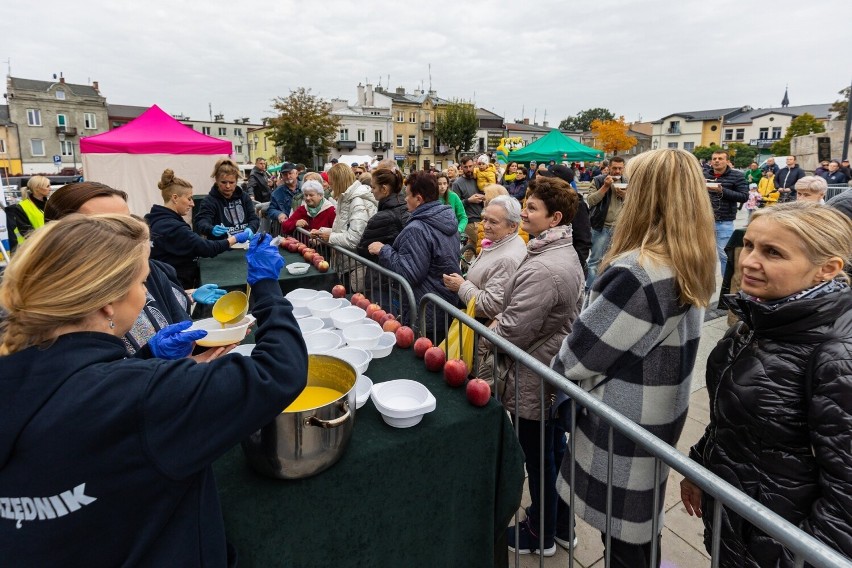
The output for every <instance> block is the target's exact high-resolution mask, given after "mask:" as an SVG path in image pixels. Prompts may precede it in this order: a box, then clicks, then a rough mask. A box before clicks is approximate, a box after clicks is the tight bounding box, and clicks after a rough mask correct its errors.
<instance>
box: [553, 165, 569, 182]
mask: <svg viewBox="0 0 852 568" xmlns="http://www.w3.org/2000/svg"><path fill="white" fill-rule="evenodd" d="M550 172H551V173H552V174H553V175H554V176H556V177H558V178H559V179H561V180H563V181H566V182H568V183H571V182H572V181H574V170H572V169H571V167H570V166H564V165H562V164H556V165H555V166H553V167H552V168H550Z"/></svg>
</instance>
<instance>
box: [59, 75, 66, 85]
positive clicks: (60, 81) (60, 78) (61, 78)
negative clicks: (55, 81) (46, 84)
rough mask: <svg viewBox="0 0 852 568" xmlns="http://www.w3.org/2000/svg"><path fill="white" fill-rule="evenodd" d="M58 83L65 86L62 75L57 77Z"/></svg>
mask: <svg viewBox="0 0 852 568" xmlns="http://www.w3.org/2000/svg"><path fill="white" fill-rule="evenodd" d="M59 83H60V84H62V85H64V84H65V77H63V76H62V75H60V76H59Z"/></svg>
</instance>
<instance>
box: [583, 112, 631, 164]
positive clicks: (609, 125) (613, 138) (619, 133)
mask: <svg viewBox="0 0 852 568" xmlns="http://www.w3.org/2000/svg"><path fill="white" fill-rule="evenodd" d="M629 130H630V126H629V125H628V124H627V123H626V122H625V121H624V117H623V116H619V117H618V118H617V119H616V120H597V119H595V120H593V121H592V135H593V136H594V137H595V139H596V140H597V141H598V142H599V143H600V146H601V148H603V150H604V152H606V153H607V154H612V155H613V156H617V155H618V153H619V152H623V151H624V150H629V149H630V148H632V147H633V146H635V145H636V143H637V140H636V138H635V137H633V136H630V135H629V134H628V133H627V132H628V131H629Z"/></svg>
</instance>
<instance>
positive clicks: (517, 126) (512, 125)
mask: <svg viewBox="0 0 852 568" xmlns="http://www.w3.org/2000/svg"><path fill="white" fill-rule="evenodd" d="M506 130H507V131H509V132H550V131H551V130H553V128H551V127H549V126H539V125H538V124H524V123H523V122H507V123H506Z"/></svg>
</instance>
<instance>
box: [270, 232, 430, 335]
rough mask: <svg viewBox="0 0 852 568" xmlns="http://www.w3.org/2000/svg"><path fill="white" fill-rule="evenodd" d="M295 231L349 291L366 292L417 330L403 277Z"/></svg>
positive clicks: (411, 295)
mask: <svg viewBox="0 0 852 568" xmlns="http://www.w3.org/2000/svg"><path fill="white" fill-rule="evenodd" d="M274 224H275V223H273V225H274ZM294 235H295V238H297V239H298V240H299V241H301V242H303V243H305V244H309V245H310V246H312V247H313V248H315V249H316V250H317V251H318V252H319V253H320V254H321V255H322V256H323V257H325V258H326V260H328V261H329V263H330V264H332V266H334V269H335V270H336V271H337V272H338V274H340V278H341V280H342V283H343V284H344V285H345V286H346V289H347V290H349V292H351V293H353V294H354V293H356V292H360V293H362V294H364V295H366V296H367V297H368V298H369V299H370V300H372V301H373V303H375V304H378V305H380V306H381V307H382V309H383V310H385V311H386V312H388V313H389V314H394V315H395V316H399V317H400V319H402V320H403V321H404V322H405V323H406V324H407V325H410V326H411V327H413V328H415V331H416V330H417V323H418V321H419V320H418V319H417V313H418V311H417V308H418V305H417V302H415V300H414V291H413V290H412V289H411V285H410V284H409V283H408V281H406V280H405V278H403V277H402V276H400V275H399V274H396V273H395V272H391V271H390V270H388V269H387V268H384V267H383V266H379V265H378V264H376V263H375V262H373V261H371V260H368V259H366V258H364V257H362V256H359V255H358V254H356V253H354V252H352V251H351V250H348V249H345V248H343V247H339V246H337V245H333V244H330V243H327V242H325V241H323V240H322V239H317V238H315V237H312V236H311V234H310V232H308V231H306V230H305V229H303V228H301V227H299V228H297V229H296V231H295V233H294Z"/></svg>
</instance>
